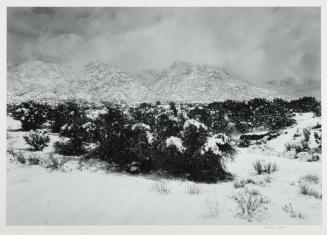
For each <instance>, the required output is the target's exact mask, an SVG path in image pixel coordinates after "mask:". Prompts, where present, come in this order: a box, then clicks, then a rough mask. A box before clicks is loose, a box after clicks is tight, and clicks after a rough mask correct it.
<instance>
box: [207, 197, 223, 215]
mask: <svg viewBox="0 0 327 235" xmlns="http://www.w3.org/2000/svg"><path fill="white" fill-rule="evenodd" d="M206 209H207V212H208V216H210V217H213V218H216V217H217V216H218V215H219V211H220V203H219V201H218V200H210V199H206Z"/></svg>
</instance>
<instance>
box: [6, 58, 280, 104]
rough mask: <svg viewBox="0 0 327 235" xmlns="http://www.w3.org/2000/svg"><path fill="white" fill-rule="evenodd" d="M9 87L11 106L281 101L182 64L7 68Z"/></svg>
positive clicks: (212, 70) (217, 72) (219, 71)
mask: <svg viewBox="0 0 327 235" xmlns="http://www.w3.org/2000/svg"><path fill="white" fill-rule="evenodd" d="M7 82H8V83H7V84H8V89H7V93H8V101H9V102H10V101H14V100H17V99H18V100H22V99H37V98H63V99H67V98H81V99H86V100H90V101H103V100H116V101H117V100H123V101H126V102H128V103H139V102H144V101H148V102H149V101H150V102H155V101H157V100H159V101H163V102H165V101H175V102H213V101H222V100H226V99H234V100H247V99H251V98H254V97H264V98H272V97H277V96H279V95H278V93H277V92H275V91H272V90H271V89H263V88H259V87H255V86H253V85H251V84H249V83H247V82H244V81H240V80H237V79H235V78H233V77H232V76H231V75H230V74H229V73H228V72H227V71H226V70H225V69H223V68H216V67H210V66H206V65H194V64H190V63H185V62H175V63H174V64H172V65H171V66H170V67H168V68H165V69H163V70H148V71H144V72H142V73H139V74H137V75H131V74H127V73H126V72H124V71H123V70H121V69H120V68H117V67H113V66H110V65H108V64H105V63H102V62H99V61H96V62H92V63H89V64H87V65H85V66H83V67H71V66H67V65H60V64H56V63H51V62H44V61H30V62H26V63H24V64H21V65H19V66H14V67H8V77H7Z"/></svg>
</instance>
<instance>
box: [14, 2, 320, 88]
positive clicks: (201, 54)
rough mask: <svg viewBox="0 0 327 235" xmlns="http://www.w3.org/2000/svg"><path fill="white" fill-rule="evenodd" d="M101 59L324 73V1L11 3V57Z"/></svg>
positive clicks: (264, 72)
mask: <svg viewBox="0 0 327 235" xmlns="http://www.w3.org/2000/svg"><path fill="white" fill-rule="evenodd" d="M35 58H49V59H52V60H55V61H58V62H63V63H72V64H85V63H88V62H90V61H92V60H102V61H104V62H107V63H109V64H112V65H116V66H120V67H122V68H123V69H125V70H127V71H130V72H137V71H139V70H141V69H151V68H162V67H165V66H169V65H170V64H171V63H172V62H173V61H175V60H184V61H188V62H192V63H201V64H211V65H215V66H221V67H226V68H227V69H228V70H230V71H231V72H232V73H234V74H235V75H236V76H238V77H241V78H245V79H248V80H251V81H262V80H268V79H278V78H281V77H288V76H292V77H296V78H300V79H306V78H314V79H319V78H320V9H319V8H8V61H9V63H14V64H17V63H21V62H24V61H26V60H28V59H35Z"/></svg>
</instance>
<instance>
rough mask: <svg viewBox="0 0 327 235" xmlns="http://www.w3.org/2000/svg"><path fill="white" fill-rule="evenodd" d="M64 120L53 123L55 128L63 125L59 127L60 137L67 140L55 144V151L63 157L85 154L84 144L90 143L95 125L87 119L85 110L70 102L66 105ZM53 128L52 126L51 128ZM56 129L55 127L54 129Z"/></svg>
mask: <svg viewBox="0 0 327 235" xmlns="http://www.w3.org/2000/svg"><path fill="white" fill-rule="evenodd" d="M60 107H66V108H65V114H63V115H64V119H60V120H57V121H55V122H54V123H56V124H55V126H57V125H59V124H62V122H61V121H62V120H65V122H66V123H65V124H64V125H62V126H61V127H60V133H59V136H60V137H66V138H68V140H67V141H64V142H57V143H56V144H55V149H56V151H57V152H58V153H60V154H64V155H81V154H84V153H86V149H85V146H84V145H85V144H87V143H89V142H91V141H92V139H93V136H94V130H95V124H94V123H93V122H92V120H90V119H89V118H87V116H86V113H85V109H84V108H82V107H79V106H78V104H76V103H73V102H70V103H68V104H66V106H60ZM53 127H54V126H53ZM56 128H57V127H56Z"/></svg>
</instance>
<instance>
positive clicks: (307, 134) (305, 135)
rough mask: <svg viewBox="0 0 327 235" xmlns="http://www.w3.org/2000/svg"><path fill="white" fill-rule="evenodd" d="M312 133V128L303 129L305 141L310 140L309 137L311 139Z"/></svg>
mask: <svg viewBox="0 0 327 235" xmlns="http://www.w3.org/2000/svg"><path fill="white" fill-rule="evenodd" d="M310 135H311V131H310V130H308V129H307V128H304V129H303V137H304V139H303V140H304V141H305V142H308V141H309V139H310Z"/></svg>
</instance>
